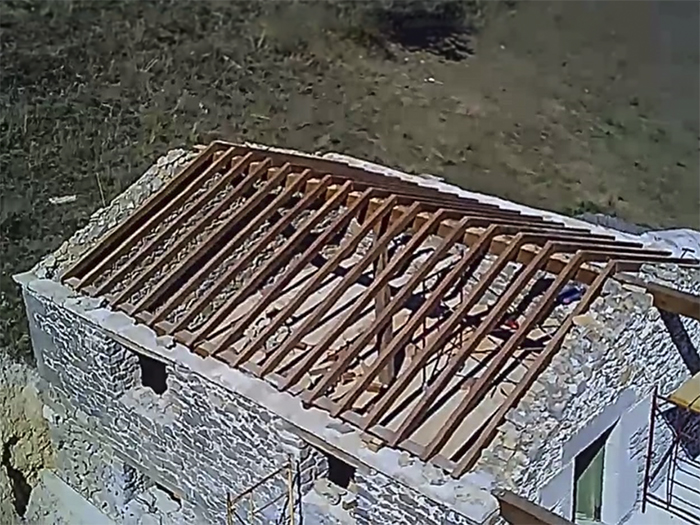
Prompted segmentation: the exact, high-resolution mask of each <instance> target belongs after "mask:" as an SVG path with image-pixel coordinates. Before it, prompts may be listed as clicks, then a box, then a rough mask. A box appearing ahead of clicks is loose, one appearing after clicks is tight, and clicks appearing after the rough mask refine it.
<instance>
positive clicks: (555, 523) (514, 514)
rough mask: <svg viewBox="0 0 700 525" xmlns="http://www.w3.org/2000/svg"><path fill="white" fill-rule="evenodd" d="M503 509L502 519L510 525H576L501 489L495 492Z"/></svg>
mask: <svg viewBox="0 0 700 525" xmlns="http://www.w3.org/2000/svg"><path fill="white" fill-rule="evenodd" d="M494 496H495V497H496V499H497V500H498V504H499V506H500V507H501V517H502V518H503V519H504V520H506V522H507V523H508V524H509V525H574V524H573V522H571V521H569V520H567V519H564V518H562V517H561V516H559V515H557V514H554V513H553V512H552V511H551V510H547V509H545V508H544V507H542V506H540V505H537V504H535V503H533V502H531V501H529V500H526V499H525V498H523V497H522V496H518V495H517V494H515V493H513V492H511V491H509V490H504V489H500V490H497V491H496V492H494Z"/></svg>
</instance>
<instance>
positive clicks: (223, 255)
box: [160, 170, 323, 333]
mask: <svg viewBox="0 0 700 525" xmlns="http://www.w3.org/2000/svg"><path fill="white" fill-rule="evenodd" d="M310 175H311V171H310V170H307V171H305V172H304V173H302V174H300V175H298V174H297V175H295V174H292V175H289V176H288V177H287V187H286V188H284V190H283V191H282V192H280V194H279V195H278V196H277V197H275V198H274V199H273V200H272V201H271V202H270V203H269V204H268V205H267V206H266V207H265V209H263V210H262V211H261V212H260V213H258V214H256V215H255V217H254V218H253V219H252V220H250V221H248V222H246V224H245V226H244V227H243V228H242V229H241V230H239V231H238V233H237V234H236V235H234V236H233V238H232V239H231V240H230V241H229V242H227V243H226V246H225V247H224V248H223V249H222V250H220V251H219V252H218V253H217V254H216V255H215V256H214V257H212V258H211V259H209V260H208V261H207V262H206V264H204V266H202V267H201V268H200V269H199V270H198V271H197V273H196V274H195V275H194V276H193V277H192V278H190V279H189V280H188V282H187V284H186V285H185V286H183V287H182V288H180V290H178V292H177V293H176V295H177V294H180V295H181V296H182V297H183V298H185V297H187V295H188V294H189V293H190V292H191V291H193V290H194V289H196V287H197V286H198V285H199V284H200V283H201V282H202V281H204V279H206V277H207V276H208V275H210V274H211V272H212V271H214V269H216V268H217V267H218V266H220V265H221V264H223V263H224V262H225V261H226V259H227V258H228V257H229V256H230V255H231V254H232V253H233V252H234V250H236V249H237V248H239V247H240V246H241V245H242V244H243V243H244V242H245V241H246V240H247V239H249V238H250V236H251V235H253V234H254V233H255V232H256V231H257V229H258V228H259V227H260V226H261V225H262V224H263V223H264V222H265V221H267V220H269V219H270V217H272V215H274V214H275V213H277V212H278V211H279V209H280V207H282V206H284V205H285V204H286V203H287V201H289V200H291V199H292V198H293V197H294V194H296V193H298V192H299V188H300V187H302V186H304V185H305V184H306V182H307V180H308V178H309V176H310ZM290 178H291V179H293V180H292V181H291V183H290ZM317 189H318V188H317ZM320 189H323V188H320ZM319 193H320V191H319ZM309 201H310V199H306V200H305V202H307V203H308V202H309ZM300 202H301V201H300ZM293 219H294V215H292V214H288V215H287V217H286V220H285V219H282V220H280V221H278V222H277V223H276V224H275V225H273V226H272V227H271V228H270V230H269V231H268V232H267V233H266V234H265V235H263V236H262V238H260V239H258V240H257V241H256V242H255V243H254V244H253V245H252V246H250V247H248V248H247V250H246V252H245V253H244V254H243V255H242V256H241V257H240V258H239V259H237V260H236V261H235V262H234V263H233V265H231V267H230V268H228V269H227V270H226V271H225V272H224V273H223V274H222V275H220V276H219V278H218V279H217V280H216V282H215V283H214V284H213V285H212V286H211V288H209V289H208V290H207V291H206V292H205V293H204V294H202V296H201V297H199V299H197V301H196V302H195V303H194V304H193V305H192V306H190V307H189V308H188V309H187V312H186V313H185V314H184V315H183V316H182V318H181V319H179V320H178V321H177V322H176V323H175V324H174V326H173V327H172V328H171V332H170V333H175V332H179V331H180V330H184V329H187V328H188V325H189V323H190V322H191V321H192V320H194V319H195V318H196V317H197V315H199V313H200V312H201V311H202V310H203V309H204V308H205V307H206V306H207V305H208V304H209V303H211V302H212V301H213V300H214V299H215V298H216V296H217V295H218V294H219V292H221V290H223V289H224V288H225V287H226V286H227V285H228V284H229V283H231V282H232V281H233V280H234V279H235V278H236V277H237V276H238V275H239V274H240V273H241V271H243V269H245V267H246V266H247V265H248V263H249V262H250V261H252V260H253V259H254V258H255V257H256V256H257V255H258V254H259V253H260V251H261V250H263V249H264V248H265V247H266V246H267V245H268V243H270V242H272V240H274V238H275V237H277V234H278V233H279V232H280V231H281V230H282V228H284V226H285V225H287V224H289V223H291V222H292V220H293ZM184 291H186V294H183V293H182V292H184ZM160 315H162V312H161V313H160Z"/></svg>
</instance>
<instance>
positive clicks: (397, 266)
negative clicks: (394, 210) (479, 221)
mask: <svg viewBox="0 0 700 525" xmlns="http://www.w3.org/2000/svg"><path fill="white" fill-rule="evenodd" d="M445 213H446V212H443V211H440V212H437V213H435V214H432V215H431V217H430V220H428V221H427V222H425V223H424V224H423V226H422V227H421V229H420V230H419V231H418V232H417V233H416V234H415V235H413V237H412V238H411V240H410V241H409V242H408V243H407V244H406V246H404V247H403V248H402V249H401V252H400V253H399V254H397V255H396V256H395V257H394V258H393V259H392V261H391V263H390V264H389V265H388V266H387V267H386V268H385V269H384V270H383V271H382V272H381V273H380V274H377V275H376V276H375V278H374V280H373V281H372V284H371V285H370V286H369V287H368V288H367V290H365V292H364V293H363V294H362V296H360V297H359V298H358V299H357V300H356V301H355V302H354V303H353V305H352V307H351V308H350V310H349V311H348V312H346V314H345V315H344V317H343V318H342V319H341V320H340V321H339V322H338V323H336V324H335V326H333V328H332V329H330V330H328V332H327V333H326V334H325V335H324V337H323V339H321V341H319V342H318V344H316V347H318V348H320V349H321V350H322V351H323V352H326V351H327V350H328V348H330V345H331V344H332V343H333V341H335V340H336V339H337V338H338V337H340V336H341V335H342V334H343V332H344V331H345V330H347V329H348V327H349V326H350V325H351V324H352V323H354V322H355V321H356V320H357V318H358V317H359V316H360V314H361V313H362V311H363V309H364V308H365V307H366V306H367V305H368V304H369V302H370V301H371V300H372V298H373V297H375V296H376V294H377V293H379V290H380V289H382V288H385V287H387V288H388V286H387V285H388V283H389V281H390V280H391V279H392V278H393V277H394V276H395V275H396V273H398V272H399V271H401V269H402V268H403V267H404V266H405V265H406V264H407V261H409V260H410V258H411V256H412V255H414V252H415V250H416V249H418V248H419V247H420V245H421V244H422V243H423V242H424V241H425V239H426V238H427V237H428V235H430V233H431V232H433V231H434V229H435V228H436V227H437V225H438V224H439V223H440V221H441V220H442V218H443V216H444V214H445ZM414 222H415V221H414ZM375 319H379V317H377V318H375ZM376 322H377V321H376V320H375V323H376ZM348 365H349V362H345V359H344V358H343V357H342V356H341V358H340V360H339V361H338V363H337V364H336V366H334V368H333V369H332V370H331V371H330V372H329V373H328V374H326V375H325V376H324V377H323V378H322V379H321V381H320V382H319V385H318V386H317V387H316V389H314V391H313V393H312V395H311V396H310V398H309V401H310V400H312V399H314V398H315V397H317V396H318V392H319V390H320V391H321V392H323V391H324V390H325V388H326V386H327V385H329V384H332V382H333V381H335V380H337V378H339V377H340V374H342V373H343V372H344V371H345V369H346V367H347V366H348Z"/></svg>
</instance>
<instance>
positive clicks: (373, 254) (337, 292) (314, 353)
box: [262, 203, 421, 388]
mask: <svg viewBox="0 0 700 525" xmlns="http://www.w3.org/2000/svg"><path fill="white" fill-rule="evenodd" d="M420 208H421V206H420V204H419V203H415V204H414V205H413V206H411V207H410V208H409V209H408V210H406V212H405V213H404V215H403V218H402V220H399V221H396V222H395V223H394V224H392V225H391V227H390V228H389V229H387V230H386V232H385V233H384V235H382V236H381V237H380V238H379V239H377V240H376V241H375V242H374V244H373V246H372V248H371V249H370V250H369V252H368V253H367V254H365V256H364V257H362V259H361V260H360V261H358V262H357V263H356V264H355V265H353V267H352V269H351V270H350V271H349V272H348V273H347V275H345V276H344V277H343V278H342V279H341V281H340V283H338V285H336V286H335V287H334V288H333V289H332V290H331V291H330V292H329V293H328V296H327V297H326V298H325V299H324V300H323V301H322V302H321V303H320V304H319V305H317V306H316V307H315V312H314V313H313V314H312V315H311V316H310V317H308V318H307V319H306V320H305V321H304V322H303V323H302V325H301V326H300V327H299V328H298V329H296V330H294V332H293V333H292V334H291V335H290V336H289V337H288V338H287V339H286V340H285V341H284V343H283V344H282V345H280V347H279V348H278V349H277V350H276V351H275V352H274V353H273V354H272V355H271V356H270V357H269V358H268V359H267V360H266V361H265V365H264V366H263V370H262V372H263V374H268V373H270V372H272V371H273V370H274V368H275V367H276V366H277V365H278V364H279V363H280V361H281V360H282V359H283V358H284V356H285V355H287V353H288V352H290V351H291V350H292V348H294V346H296V345H297V344H298V343H299V342H301V340H302V338H303V337H304V336H305V335H306V334H307V333H309V332H310V331H311V330H313V329H314V328H316V327H317V326H316V325H317V323H318V321H319V319H321V318H322V317H323V316H324V315H326V313H327V312H328V311H329V310H330V309H331V308H332V307H333V305H334V304H335V303H336V302H337V301H338V300H339V299H340V298H341V297H342V296H343V294H345V292H346V291H347V289H348V288H350V286H352V285H353V284H355V283H356V282H357V280H358V279H359V277H360V276H361V275H362V273H363V272H364V271H365V269H366V268H367V267H368V266H369V265H370V264H372V262H373V261H374V260H376V259H377V258H378V257H379V255H380V254H381V253H382V252H383V251H384V250H385V249H386V246H387V245H388V244H389V242H391V241H392V240H393V239H394V238H395V237H396V236H397V235H399V234H400V233H401V232H402V231H403V230H404V229H405V228H406V226H407V225H408V224H410V223H411V222H412V221H413V220H414V219H415V218H416V215H418V213H419V212H420ZM325 350H326V349H325V347H324V346H321V345H316V346H314V347H313V348H312V349H311V350H309V351H308V352H307V355H306V356H305V357H304V359H303V360H302V361H301V363H299V366H297V367H295V368H294V370H292V371H291V372H290V374H289V375H288V376H287V378H286V380H285V382H284V383H283V384H282V388H289V387H290V386H291V385H293V384H296V383H298V382H299V381H300V380H301V378H302V377H303V376H304V374H306V372H308V370H309V368H310V367H311V366H312V365H313V363H315V362H316V361H317V360H318V359H319V358H320V357H321V356H322V355H323V353H324V352H325Z"/></svg>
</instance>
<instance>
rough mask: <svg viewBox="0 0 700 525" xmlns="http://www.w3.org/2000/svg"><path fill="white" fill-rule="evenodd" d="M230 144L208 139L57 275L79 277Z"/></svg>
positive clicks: (62, 277)
mask: <svg viewBox="0 0 700 525" xmlns="http://www.w3.org/2000/svg"><path fill="white" fill-rule="evenodd" d="M230 148H231V146H226V145H224V144H222V143H215V142H212V143H211V144H210V145H209V146H208V147H207V148H206V149H205V150H204V151H202V152H201V153H200V154H199V155H197V157H195V158H194V159H192V161H190V163H189V164H187V165H186V166H185V167H184V169H183V170H182V171H181V172H180V173H179V174H178V175H177V176H175V178H174V179H173V180H171V181H170V182H169V183H168V184H166V185H165V186H163V187H162V188H161V189H160V190H158V191H157V192H156V193H154V194H153V195H151V196H150V197H148V199H146V202H144V203H143V204H142V205H141V206H139V207H138V209H136V210H135V211H134V213H132V214H131V215H130V216H129V217H128V218H127V219H126V220H125V221H124V222H123V223H122V224H121V225H119V226H117V227H116V228H115V229H114V230H112V231H111V232H109V233H108V234H107V235H106V236H105V237H104V238H103V239H102V240H101V241H100V242H99V244H97V245H96V246H95V247H93V248H92V249H91V250H90V251H89V252H88V253H87V254H86V255H84V256H82V257H81V258H80V259H79V260H78V262H76V263H75V265H73V266H72V267H71V268H69V269H68V270H67V271H66V273H64V274H63V275H62V276H61V280H66V279H70V278H73V277H80V276H82V275H83V274H84V273H85V272H86V271H87V270H88V269H90V268H92V267H93V266H94V265H95V264H96V263H97V261H101V260H102V259H104V258H105V257H106V254H107V253H108V252H109V251H110V250H112V249H113V248H114V246H115V245H116V244H119V243H121V242H123V241H124V239H126V238H127V237H128V236H129V235H130V234H131V232H133V231H134V230H135V229H137V228H138V227H139V226H140V225H141V224H142V223H143V221H144V220H146V217H148V216H149V215H150V214H151V213H152V212H153V211H154V210H155V209H156V208H158V207H160V206H161V204H162V203H163V202H164V201H166V200H168V199H169V198H170V197H171V196H172V195H175V194H176V193H178V192H179V191H180V190H181V189H182V187H183V186H184V185H186V184H187V182H188V181H189V179H190V178H191V177H192V175H193V174H194V173H195V172H196V171H197V170H199V169H200V168H201V167H202V166H203V165H204V164H206V163H207V162H208V161H209V160H210V159H211V158H212V156H213V155H214V153H216V152H219V151H221V150H222V149H230ZM234 152H235V150H234Z"/></svg>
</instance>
